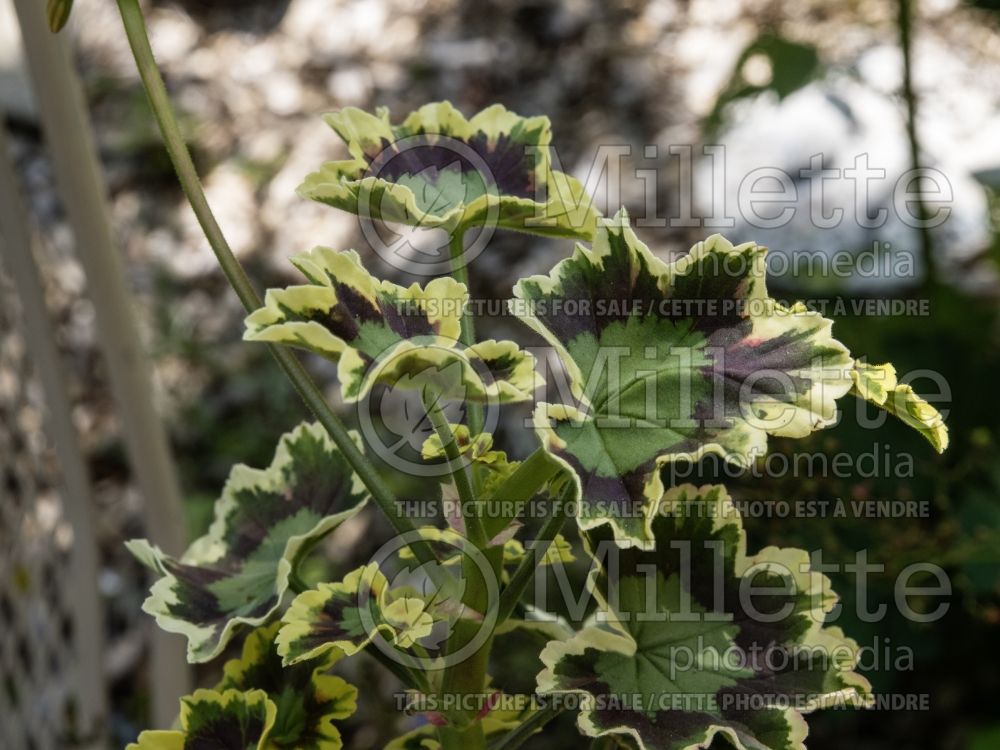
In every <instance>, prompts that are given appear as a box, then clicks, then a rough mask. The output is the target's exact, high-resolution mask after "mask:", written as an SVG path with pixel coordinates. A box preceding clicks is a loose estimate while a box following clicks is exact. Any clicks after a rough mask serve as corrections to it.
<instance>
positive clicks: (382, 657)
mask: <svg viewBox="0 0 1000 750" xmlns="http://www.w3.org/2000/svg"><path fill="white" fill-rule="evenodd" d="M365 653H367V654H368V655H369V656H371V657H372V658H373V659H375V661H377V662H378V663H379V664H381V665H382V666H383V667H385V668H386V669H388V670H389V671H390V672H392V674H394V675H395V676H396V679H398V680H399V681H400V682H401V683H403V684H404V685H405V686H406V687H408V688H412V689H413V690H419V691H420V692H422V693H429V692H430V685H429V684H428V682H427V678H426V677H425V676H424V673H423V672H419V671H415V670H413V669H410V668H409V667H407V666H406V665H405V664H400V663H399V662H398V661H396V660H395V659H393V658H391V657H389V656H388V654H385V653H383V652H382V650H381V649H379V647H378V646H376V645H375V644H371V645H370V646H367V647H366V648H365Z"/></svg>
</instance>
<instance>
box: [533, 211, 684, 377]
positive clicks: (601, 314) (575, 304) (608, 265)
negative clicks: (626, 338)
mask: <svg viewBox="0 0 1000 750" xmlns="http://www.w3.org/2000/svg"><path fill="white" fill-rule="evenodd" d="M607 237H608V242H609V245H610V252H609V253H608V254H607V255H605V256H603V257H602V259H601V264H600V265H596V264H594V263H591V262H590V261H589V260H587V259H585V258H583V257H582V256H580V255H579V253H578V255H576V256H574V257H573V258H569V259H567V260H564V261H562V262H561V263H559V265H557V266H556V268H555V269H554V271H553V273H552V276H554V277H555V278H556V279H557V280H558V281H557V287H556V288H555V290H554V291H552V292H548V291H545V290H543V289H542V288H541V286H540V285H539V284H538V282H537V281H534V280H533V279H532V278H528V279H523V280H522V281H521V282H519V284H518V287H519V289H520V290H521V293H520V295H519V296H520V297H521V298H522V299H523V300H525V301H526V302H527V306H528V307H527V312H529V313H530V314H531V315H533V316H534V317H535V318H536V319H537V320H538V321H539V322H540V323H541V324H542V325H543V326H544V327H545V328H547V329H548V330H549V331H551V332H552V334H553V336H554V337H555V338H556V340H558V341H559V342H561V343H562V344H563V346H567V347H568V346H569V345H570V344H571V342H572V341H573V340H574V339H576V338H577V337H578V336H584V335H589V336H592V337H594V338H595V339H597V340H598V341H599V340H600V338H601V333H602V332H603V331H604V329H606V328H608V327H609V326H610V325H612V324H613V323H623V322H625V320H627V319H628V318H631V317H633V316H634V315H635V311H636V310H642V311H644V312H645V311H653V312H654V314H655V313H657V312H658V311H659V310H660V308H661V305H660V302H661V301H662V300H663V299H664V298H665V296H664V293H663V292H662V291H660V289H659V287H658V283H659V277H658V276H657V275H655V274H654V273H653V272H652V271H651V269H650V268H649V264H648V262H647V259H646V258H645V256H643V255H641V254H639V253H636V252H634V251H633V250H632V249H631V248H630V247H629V246H628V243H627V242H626V240H625V236H624V232H618V233H615V232H611V231H609V232H607ZM578 364H580V365H581V367H583V368H586V365H587V364H588V363H578Z"/></svg>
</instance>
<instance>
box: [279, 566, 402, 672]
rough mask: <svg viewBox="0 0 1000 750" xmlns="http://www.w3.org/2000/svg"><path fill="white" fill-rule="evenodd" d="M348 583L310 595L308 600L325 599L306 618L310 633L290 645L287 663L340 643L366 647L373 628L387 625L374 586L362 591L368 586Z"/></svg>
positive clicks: (325, 588) (328, 586) (320, 589)
mask: <svg viewBox="0 0 1000 750" xmlns="http://www.w3.org/2000/svg"><path fill="white" fill-rule="evenodd" d="M349 580H350V581H351V583H350V584H348V582H344V583H340V584H332V585H321V586H320V588H319V589H318V590H316V591H312V592H307V593H308V595H309V596H317V597H318V596H320V595H322V596H323V597H324V599H323V600H322V603H321V605H320V606H318V607H316V608H315V609H314V610H313V611H311V612H309V613H308V615H306V618H305V621H307V622H308V630H307V631H305V632H297V633H296V634H295V637H294V639H292V640H290V641H289V644H288V653H287V654H286V655H285V661H286V663H288V662H291V661H292V660H293V659H295V658H299V657H301V656H302V655H303V654H307V653H309V652H311V651H312V650H313V649H316V648H325V647H330V646H332V644H333V643H334V642H338V641H339V642H340V643H353V644H355V645H360V644H363V643H364V642H366V641H367V640H368V638H369V636H371V635H372V629H373V628H376V627H378V626H379V625H382V624H384V623H385V620H384V618H383V617H382V613H381V610H380V609H379V596H378V592H377V591H376V590H375V589H374V588H372V587H371V586H368V587H367V588H366V589H362V588H360V587H361V586H364V585H367V584H361V583H360V582H358V581H355V580H354V579H349ZM362 600H364V601H362ZM363 607H367V610H368V611H367V612H366V613H363V612H362V608H363ZM286 620H287V616H286Z"/></svg>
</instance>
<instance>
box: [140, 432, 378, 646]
mask: <svg viewBox="0 0 1000 750" xmlns="http://www.w3.org/2000/svg"><path fill="white" fill-rule="evenodd" d="M355 439H357V437H356V436H355ZM367 497H368V495H367V492H366V491H365V489H364V486H363V485H362V483H361V481H360V479H358V477H357V476H356V475H355V474H354V472H353V471H352V470H351V468H350V466H349V465H348V463H347V461H346V460H345V459H344V456H343V455H342V454H341V453H340V451H339V450H338V449H337V447H336V446H335V445H334V443H333V441H332V440H331V439H330V438H329V436H328V435H327V434H326V431H325V430H324V429H323V428H322V427H320V426H319V425H317V424H303V425H300V426H299V427H297V428H296V429H295V430H294V431H292V432H290V433H287V434H285V435H284V436H283V437H282V438H281V441H280V442H279V444H278V448H277V451H276V452H275V455H274V460H273V461H272V462H271V465H270V466H269V467H268V468H267V469H265V470H259V469H252V468H250V467H248V466H244V465H242V464H241V465H238V466H236V467H234V468H233V470H232V472H231V473H230V475H229V480H228V481H227V482H226V486H225V488H224V489H223V492H222V497H221V498H220V499H219V500H218V502H217V503H216V507H215V520H214V522H213V523H212V526H211V527H210V528H209V531H208V533H207V534H206V535H205V536H203V537H201V538H200V539H198V540H196V541H195V542H194V543H193V544H192V545H191V546H190V547H189V548H188V550H187V551H186V552H185V553H184V555H183V556H182V557H181V558H180V559H176V558H174V557H171V556H170V555H167V554H164V553H163V552H161V551H160V550H159V549H158V548H157V547H155V546H153V545H152V544H150V543H149V542H148V541H146V540H145V539H136V540H132V541H131V542H128V543H127V545H126V546H127V547H128V549H129V551H131V552H132V554H134V555H135V556H136V557H137V558H138V559H139V560H140V561H142V562H143V563H144V564H146V565H147V566H149V567H150V568H152V569H153V570H155V571H156V572H157V573H159V574H160V575H161V576H162V577H161V578H160V579H159V580H158V581H157V582H156V583H155V584H153V587H152V589H151V592H150V596H149V598H148V599H146V601H145V603H144V604H143V609H144V610H145V611H146V612H148V613H149V614H151V615H153V616H154V617H156V621H157V623H158V624H159V626H160V627H161V628H163V629H164V630H167V631H170V632H172V633H181V634H183V635H185V636H186V637H187V639H188V660H189V661H191V662H203V661H208V660H209V659H212V658H214V657H215V656H217V655H218V654H219V653H220V652H221V651H222V649H223V648H224V647H225V645H226V644H227V643H228V642H229V640H230V639H231V638H232V637H233V635H234V634H235V632H236V629H237V628H238V627H239V626H240V625H249V626H258V625H263V624H264V623H265V622H268V621H269V620H270V619H271V618H273V617H274V616H275V615H276V614H277V612H278V611H279V609H280V607H281V601H282V598H283V597H284V596H285V593H286V591H287V590H288V586H289V577H290V575H291V574H292V572H293V569H294V567H295V565H296V564H297V563H298V561H299V560H300V559H301V558H302V556H304V554H305V553H306V552H308V550H309V549H310V548H311V547H312V546H313V545H315V544H316V543H317V542H318V541H319V540H320V539H321V538H322V537H323V536H325V535H326V534H328V533H329V532H330V531H332V530H333V529H334V528H336V527H337V526H339V525H340V524H341V523H343V522H344V521H346V520H347V519H348V518H350V517H352V516H354V515H355V514H356V513H357V512H358V511H359V510H361V508H362V506H363V505H364V504H365V502H366V501H367Z"/></svg>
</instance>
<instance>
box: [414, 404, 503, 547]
mask: <svg viewBox="0 0 1000 750" xmlns="http://www.w3.org/2000/svg"><path fill="white" fill-rule="evenodd" d="M424 409H425V410H426V411H427V417H428V419H430V420H431V425H433V427H434V432H436V433H437V436H438V438H439V439H440V440H441V447H442V448H443V449H444V454H445V456H446V457H447V459H448V468H449V469H451V475H452V477H453V478H454V479H455V487H456V489H457V490H458V500H459V503H461V513H462V519H463V520H464V521H465V533H466V536H468V538H469V541H470V542H472V543H473V544H474V545H475V546H476V549H484V548H485V547H486V543H487V542H488V541H489V540H488V539H487V538H486V532H485V531H484V530H483V521H482V519H481V518H480V517H479V514H478V513H477V512H476V499H475V495H474V494H473V492H472V484H471V482H470V481H469V473H468V472H467V471H466V470H465V466H463V465H462V454H461V452H460V451H459V449H458V443H457V442H456V441H455V433H454V432H453V431H452V429H451V425H450V424H448V418H447V417H446V416H445V414H444V412H443V411H442V409H441V402H440V400H439V399H436V398H434V396H433V394H430V393H425V394H424Z"/></svg>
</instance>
